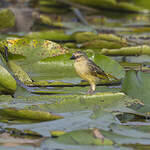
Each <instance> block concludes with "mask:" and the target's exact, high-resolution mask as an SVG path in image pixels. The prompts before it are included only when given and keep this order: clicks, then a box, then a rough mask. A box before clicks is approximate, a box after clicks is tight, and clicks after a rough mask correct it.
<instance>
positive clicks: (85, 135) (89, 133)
mask: <svg viewBox="0 0 150 150" xmlns="http://www.w3.org/2000/svg"><path fill="white" fill-rule="evenodd" d="M93 132H94V131H93V130H78V131H72V132H69V133H66V134H64V135H61V136H59V137H58V138H57V139H56V141H57V142H60V143H66V144H79V145H113V142H112V141H111V140H109V139H108V138H104V137H103V138H104V139H99V138H96V137H94V133H93ZM99 132H100V131H99Z"/></svg>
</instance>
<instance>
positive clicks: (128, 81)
mask: <svg viewBox="0 0 150 150" xmlns="http://www.w3.org/2000/svg"><path fill="white" fill-rule="evenodd" d="M149 90H150V75H149V74H146V73H143V72H141V71H139V72H136V71H133V70H131V71H128V72H127V74H126V77H125V79H124V82H123V85H122V91H123V92H125V93H126V94H127V95H129V96H131V97H133V98H139V99H140V100H142V102H143V103H144V104H145V105H144V107H143V108H142V109H141V110H140V111H142V112H149V108H150V107H149V104H150V101H149V97H150V92H149Z"/></svg>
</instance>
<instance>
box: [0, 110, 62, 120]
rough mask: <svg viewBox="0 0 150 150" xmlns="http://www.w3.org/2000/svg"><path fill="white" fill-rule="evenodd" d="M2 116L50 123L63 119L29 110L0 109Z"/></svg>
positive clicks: (47, 113)
mask: <svg viewBox="0 0 150 150" xmlns="http://www.w3.org/2000/svg"><path fill="white" fill-rule="evenodd" d="M0 115H1V117H4V116H5V117H9V118H13V119H26V120H35V121H48V120H56V119H61V118H62V117H61V116H58V115H53V114H51V113H49V112H44V111H35V110H27V109H20V110H17V109H15V108H4V109H0Z"/></svg>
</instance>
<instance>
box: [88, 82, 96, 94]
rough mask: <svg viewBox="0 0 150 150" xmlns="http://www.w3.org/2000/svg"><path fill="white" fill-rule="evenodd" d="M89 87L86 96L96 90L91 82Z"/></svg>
mask: <svg viewBox="0 0 150 150" xmlns="http://www.w3.org/2000/svg"><path fill="white" fill-rule="evenodd" d="M90 85H91V87H90V89H89V90H88V92H87V95H92V94H93V92H94V91H95V89H96V85H95V83H93V82H92V83H90Z"/></svg>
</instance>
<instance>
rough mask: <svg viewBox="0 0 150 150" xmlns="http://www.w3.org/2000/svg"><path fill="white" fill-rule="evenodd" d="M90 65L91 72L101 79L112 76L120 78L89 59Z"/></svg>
mask: <svg viewBox="0 0 150 150" xmlns="http://www.w3.org/2000/svg"><path fill="white" fill-rule="evenodd" d="M89 67H90V71H91V74H93V75H94V76H96V77H98V78H100V79H108V80H109V78H112V79H115V80H119V79H117V78H116V77H114V76H113V75H111V74H107V73H105V72H104V71H103V70H102V69H101V68H100V67H99V66H97V65H96V64H95V63H94V62H93V61H91V60H89Z"/></svg>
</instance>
